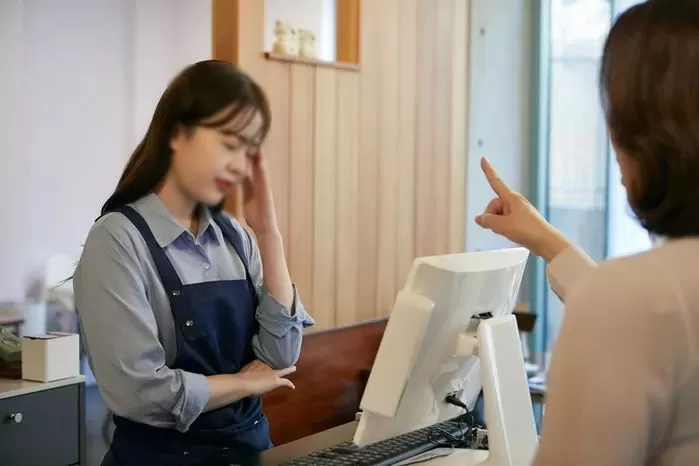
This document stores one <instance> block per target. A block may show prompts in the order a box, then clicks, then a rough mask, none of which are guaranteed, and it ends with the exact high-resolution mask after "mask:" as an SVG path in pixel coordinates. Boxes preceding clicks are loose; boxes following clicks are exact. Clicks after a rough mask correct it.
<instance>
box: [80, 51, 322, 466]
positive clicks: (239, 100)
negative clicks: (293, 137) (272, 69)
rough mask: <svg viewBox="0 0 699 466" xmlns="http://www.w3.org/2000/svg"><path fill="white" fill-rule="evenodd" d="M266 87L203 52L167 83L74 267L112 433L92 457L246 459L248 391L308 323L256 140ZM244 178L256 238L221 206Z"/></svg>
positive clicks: (271, 375)
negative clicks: (106, 446)
mask: <svg viewBox="0 0 699 466" xmlns="http://www.w3.org/2000/svg"><path fill="white" fill-rule="evenodd" d="M270 120H271V115H270V108H269V105H268V102H267V100H266V98H265V95H264V93H263V91H262V90H261V89H260V87H259V86H258V85H257V84H255V83H254V82H253V81H252V80H251V79H250V78H249V77H248V76H247V75H245V74H244V73H243V72H241V71H240V70H238V69H237V68H236V67H234V66H233V65H231V64H229V63H226V62H220V61H214V60H210V61H204V62H200V63H196V64H194V65H192V66H190V67H188V68H187V69H185V70H184V71H183V72H182V73H181V74H180V75H179V76H177V77H176V78H175V79H174V81H173V82H172V83H171V84H170V86H169V87H168V88H167V90H166V91H165V93H164V94H163V96H162V98H161V99H160V102H159V103H158V105H157V108H156V110H155V114H154V116H153V119H152V121H151V124H150V126H149V128H148V131H147V133H146V135H145V137H144V139H143V141H141V143H140V144H139V145H138V147H137V148H136V150H135V152H134V153H133V155H132V157H131V159H130V160H129V162H128V164H127V166H126V168H125V170H124V172H123V174H122V176H121V179H120V180H119V183H118V185H117V187H116V190H115V191H114V193H113V194H112V196H111V197H110V198H109V199H108V200H107V201H106V203H105V204H104V207H103V209H102V216H101V217H100V218H99V219H98V221H97V222H96V223H95V224H94V226H93V227H92V229H91V230H90V233H89V235H88V238H87V241H86V244H85V246H84V250H83V253H82V257H81V258H80V262H79V265H78V267H77V270H76V273H75V276H74V286H75V297H76V306H77V308H78V313H79V316H80V323H81V328H82V332H83V334H84V341H85V345H86V349H87V353H88V355H89V360H90V366H91V368H92V370H93V371H94V374H95V377H96V379H97V383H98V385H99V388H100V391H101V393H102V395H103V397H104V399H105V401H106V403H107V405H108V406H109V408H110V409H111V410H112V411H113V412H114V422H115V425H116V430H115V432H114V438H113V441H112V444H111V447H110V449H109V451H108V453H107V455H106V456H105V458H104V460H103V463H102V464H103V466H122V465H124V466H158V465H183V466H185V465H199V464H206V465H209V464H212V465H215V464H226V465H228V464H240V465H247V464H256V461H257V457H258V454H259V452H261V451H262V450H264V449H266V448H268V447H269V446H270V438H269V426H268V424H267V420H266V418H265V416H264V415H263V413H262V409H261V402H260V395H262V394H263V393H266V392H268V391H270V390H274V389H276V388H279V387H289V388H293V385H292V383H291V382H290V381H289V380H288V379H286V378H285V376H287V375H288V374H290V373H291V372H293V370H294V368H293V365H294V364H295V363H296V360H297V358H298V356H299V351H300V346H301V338H302V328H303V327H304V326H309V325H312V324H313V320H312V319H311V318H310V317H309V316H308V315H307V314H306V313H305V312H304V309H303V306H302V304H301V302H300V301H299V298H298V296H297V294H296V290H295V288H294V287H293V285H292V283H291V280H290V278H289V272H288V269H287V265H286V262H285V259H284V251H283V246H282V238H281V236H280V233H279V229H278V226H277V221H276V217H275V212H274V204H273V201H272V196H271V192H270V187H269V184H268V182H269V180H268V176H267V171H266V168H265V160H264V156H263V155H262V153H261V152H260V150H259V148H260V145H261V144H262V142H263V141H264V139H265V136H266V135H267V132H268V130H269V127H270ZM239 184H242V186H243V188H244V189H243V191H244V197H245V204H244V209H245V211H244V213H245V219H246V221H247V223H248V225H249V226H250V228H251V229H252V231H253V232H254V233H255V239H253V236H252V235H250V234H249V233H248V232H247V231H246V229H244V228H243V227H241V225H240V224H239V223H238V222H236V221H235V220H234V219H232V218H231V217H229V216H227V215H225V214H223V213H221V211H220V207H221V204H222V202H223V200H224V196H225V195H226V193H228V192H229V191H230V190H231V189H232V188H233V187H234V186H236V185H239Z"/></svg>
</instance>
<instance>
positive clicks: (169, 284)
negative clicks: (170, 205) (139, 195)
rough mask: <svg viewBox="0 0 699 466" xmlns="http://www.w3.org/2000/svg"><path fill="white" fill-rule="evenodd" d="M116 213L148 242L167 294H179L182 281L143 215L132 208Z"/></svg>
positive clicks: (124, 207)
mask: <svg viewBox="0 0 699 466" xmlns="http://www.w3.org/2000/svg"><path fill="white" fill-rule="evenodd" d="M114 212H119V213H121V214H123V215H125V216H126V218H128V219H129V220H130V221H131V223H133V224H134V226H135V227H136V229H137V230H138V232H139V233H141V236H142V237H143V239H144V240H145V242H146V245H147V246H148V250H149V251H150V253H151V256H152V257H153V262H155V268H156V269H157V270H158V275H160V280H161V281H162V283H163V287H164V288H165V291H166V292H167V294H168V296H172V295H174V294H176V293H177V294H179V292H180V288H182V280H180V276H179V275H178V274H177V271H176V270H175V267H173V265H172V262H170V259H168V257H167V254H165V250H164V249H163V248H161V247H160V245H159V244H158V242H157V241H156V239H155V236H154V235H153V232H152V231H151V229H150V227H149V226H148V224H147V223H146V221H145V219H144V218H143V216H141V214H139V213H138V212H136V210H135V209H134V208H133V207H131V206H121V207H118V208H116V209H114Z"/></svg>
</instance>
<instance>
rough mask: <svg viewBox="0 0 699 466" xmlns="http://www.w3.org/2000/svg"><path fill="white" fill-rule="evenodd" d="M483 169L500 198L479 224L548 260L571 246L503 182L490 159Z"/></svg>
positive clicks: (495, 200) (483, 215) (491, 202)
mask: <svg viewBox="0 0 699 466" xmlns="http://www.w3.org/2000/svg"><path fill="white" fill-rule="evenodd" d="M481 169H482V170H483V173H484V174H485V177H486V178H487V180H488V184H490V187H491V188H492V189H493V191H494V192H495V194H496V197H495V198H494V199H492V200H491V201H490V203H488V206H487V207H486V209H485V212H483V213H482V214H481V215H479V216H478V217H476V223H477V224H478V225H480V226H481V227H482V228H485V229H488V230H491V231H493V232H494V233H497V234H499V235H501V236H504V237H505V238H507V239H509V240H510V241H512V242H514V243H517V244H520V245H522V246H524V247H526V248H527V249H529V250H530V251H531V252H532V253H533V254H536V255H537V256H540V257H543V258H544V259H545V260H546V261H547V262H550V261H551V260H553V258H554V257H556V256H557V255H558V254H559V253H560V252H562V251H563V250H565V249H566V248H568V247H569V246H570V242H569V241H568V240H567V239H566V238H565V236H563V234H562V233H561V232H560V231H558V230H556V229H555V228H554V227H553V226H552V225H551V224H550V223H548V222H547V221H546V219H544V217H543V216H542V215H541V214H540V213H539V212H538V211H537V210H536V209H535V208H534V206H533V205H531V203H530V202H529V201H528V200H527V199H526V198H525V197H524V196H522V195H521V194H519V193H518V192H516V191H513V190H512V189H511V188H510V187H509V186H507V184H505V182H503V181H502V180H501V179H500V178H499V177H498V175H497V173H496V172H495V170H494V169H493V167H492V166H491V165H490V162H488V160H487V159H486V158H482V159H481Z"/></svg>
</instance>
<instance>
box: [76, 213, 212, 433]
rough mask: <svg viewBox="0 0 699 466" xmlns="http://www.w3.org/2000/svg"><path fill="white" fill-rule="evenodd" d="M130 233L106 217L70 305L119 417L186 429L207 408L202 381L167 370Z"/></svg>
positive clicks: (91, 241)
mask: <svg viewBox="0 0 699 466" xmlns="http://www.w3.org/2000/svg"><path fill="white" fill-rule="evenodd" d="M145 283H146V282H145V278H144V272H143V268H142V266H141V264H140V263H139V261H138V259H137V254H136V250H135V248H134V244H133V242H132V240H131V239H130V238H129V235H128V232H127V231H126V230H125V229H124V227H123V226H122V225H118V224H117V222H115V221H114V220H112V221H110V218H109V217H105V218H103V219H102V220H101V221H100V222H99V223H98V224H96V225H95V227H94V228H93V229H92V231H91V232H90V234H89V235H88V238H87V241H86V244H85V246H84V249H83V253H82V256H81V258H80V263H79V264H78V267H77V270H76V272H75V276H74V288H75V304H76V308H77V310H78V315H79V318H80V325H81V330H82V333H83V338H84V344H85V348H86V350H87V354H88V357H89V360H90V367H91V368H92V371H93V372H94V374H95V378H96V379H97V384H98V386H99V388H100V391H101V393H102V395H103V397H104V399H105V402H106V403H107V405H108V406H109V408H110V409H111V410H112V411H113V412H114V413H115V414H117V415H120V416H123V417H125V418H128V419H131V420H133V421H137V422H141V423H145V424H149V425H154V426H158V427H168V428H176V429H178V430H180V431H183V432H184V431H186V430H187V429H188V428H189V426H190V425H191V424H192V423H193V422H194V421H195V420H196V419H197V417H198V416H199V415H200V414H201V412H202V411H203V410H204V407H205V406H206V404H207V402H208V400H209V396H210V389H209V383H208V381H207V379H206V377H205V376H203V375H201V374H194V373H190V372H185V371H182V370H176V369H170V368H169V367H168V366H167V365H166V362H165V351H164V349H163V347H162V344H161V343H160V341H159V340H158V327H157V323H156V320H155V316H154V314H153V310H152V308H151V305H150V303H149V301H148V297H147V289H146V285H145Z"/></svg>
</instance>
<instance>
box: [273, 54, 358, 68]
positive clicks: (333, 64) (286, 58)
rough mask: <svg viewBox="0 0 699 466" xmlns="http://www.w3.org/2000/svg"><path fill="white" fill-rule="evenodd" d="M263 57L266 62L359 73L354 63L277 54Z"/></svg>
mask: <svg viewBox="0 0 699 466" xmlns="http://www.w3.org/2000/svg"><path fill="white" fill-rule="evenodd" d="M264 56H265V58H266V59H267V60H275V61H282V62H286V63H300V64H302V65H311V66H320V67H324V68H335V69H338V70H346V71H359V70H360V67H359V65H358V64H356V63H343V62H337V61H323V60H315V59H313V58H304V57H297V56H291V55H282V54H278V53H272V52H265V53H264Z"/></svg>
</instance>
